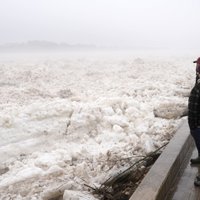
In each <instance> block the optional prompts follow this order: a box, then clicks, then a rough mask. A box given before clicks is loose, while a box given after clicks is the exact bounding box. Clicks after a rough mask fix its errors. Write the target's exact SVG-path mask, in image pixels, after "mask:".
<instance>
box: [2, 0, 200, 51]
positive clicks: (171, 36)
mask: <svg viewBox="0 0 200 200" xmlns="http://www.w3.org/2000/svg"><path fill="white" fill-rule="evenodd" d="M0 3H1V6H0V25H1V26H0V44H5V43H10V42H17V43H20V42H26V41H30V40H47V41H52V42H57V43H61V42H65V43H68V44H93V45H97V46H109V47H122V48H123V47H130V48H144V49H145V48H172V49H173V48H180V49H197V48H198V47H199V45H200V41H199V40H198V38H199V35H200V26H199V25H198V24H199V22H200V15H199V8H200V1H199V0H182V1H181V0H0Z"/></svg>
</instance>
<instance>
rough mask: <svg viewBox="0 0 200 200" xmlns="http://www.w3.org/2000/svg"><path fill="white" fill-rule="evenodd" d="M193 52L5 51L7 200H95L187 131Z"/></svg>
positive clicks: (2, 184) (2, 146)
mask: <svg viewBox="0 0 200 200" xmlns="http://www.w3.org/2000/svg"><path fill="white" fill-rule="evenodd" d="M193 59H196V57H195V58H194V57H190V56H182V57H181V56H170V55H168V56H164V55H156V54H154V55H147V54H145V53H144V54H141V53H138V54H137V53H134V52H129V53H127V52H124V53H122V52H115V53H114V52H112V53H108V52H104V53H97V52H96V53H94V52H93V53H90V52H87V53H75V52H74V53H65V54H55V55H54V54H51V55H43V56H39V55H36V54H35V55H30V54H24V55H21V54H19V55H12V54H10V55H7V54H2V55H1V57H0V74H1V79H0V93H1V96H0V163H1V164H0V199H4V200H8V199H24V200H25V199H26V200H36V199H38V200H39V199H49V198H50V197H53V195H54V191H55V190H58V188H59V189H60V190H61V191H65V192H64V197H63V198H64V199H65V200H69V199H71V200H78V199H79V200H93V199H95V198H94V197H93V196H91V195H89V194H88V193H87V188H85V187H84V186H83V184H84V183H86V184H88V185H94V184H95V185H97V186H98V185H99V184H101V183H102V182H103V181H105V180H106V179H107V178H109V177H110V176H111V175H112V174H115V173H117V172H119V170H122V169H125V168H126V167H128V166H129V165H128V164H129V163H130V162H127V160H124V159H123V158H128V157H131V162H134V160H135V159H136V158H137V156H140V155H144V154H145V153H148V152H151V151H152V150H154V149H155V148H157V147H159V146H161V145H162V144H164V143H165V142H166V141H167V140H168V139H169V138H171V137H172V135H173V133H174V132H175V131H176V129H177V128H178V126H179V124H180V123H181V121H182V120H183V119H180V116H181V115H182V114H183V112H184V111H185V108H186V107H187V100H188V94H189V92H190V89H191V88H192V86H193V84H194V81H195V75H194V73H195V66H193V64H192V60H193Z"/></svg>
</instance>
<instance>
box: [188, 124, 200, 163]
mask: <svg viewBox="0 0 200 200" xmlns="http://www.w3.org/2000/svg"><path fill="white" fill-rule="evenodd" d="M190 133H191V135H192V137H193V138H194V141H195V144H196V148H197V152H198V157H197V158H195V159H191V163H193V164H200V128H196V129H195V130H191V132H190Z"/></svg>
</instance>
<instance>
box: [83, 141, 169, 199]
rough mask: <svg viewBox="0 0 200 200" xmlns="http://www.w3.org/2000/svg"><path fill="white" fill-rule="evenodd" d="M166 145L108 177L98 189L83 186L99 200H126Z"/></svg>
mask: <svg viewBox="0 0 200 200" xmlns="http://www.w3.org/2000/svg"><path fill="white" fill-rule="evenodd" d="M167 144H168V143H166V144H164V145H162V146H161V147H159V148H158V149H156V150H155V151H154V152H152V153H149V154H147V155H146V156H144V157H143V158H142V159H139V160H137V161H136V162H134V163H133V164H132V165H131V166H130V167H128V168H127V169H126V170H124V171H122V172H120V173H118V174H117V175H115V176H112V177H109V178H108V179H107V180H106V181H105V182H103V183H102V184H101V186H100V187H91V186H89V185H87V184H84V185H85V186H86V187H88V188H89V189H91V190H92V193H93V194H97V195H99V196H100V199H101V200H114V199H115V200H122V199H123V200H128V199H129V198H130V196H131V195H132V193H133V192H134V190H135V189H136V188H137V185H138V184H139V182H140V181H141V179H142V178H143V177H144V176H145V174H146V173H147V172H148V170H149V168H150V166H151V165H152V164H153V163H154V162H155V161H156V160H157V158H158V157H159V155H160V154H161V151H160V150H161V149H163V148H164V147H165V146H166V145H167Z"/></svg>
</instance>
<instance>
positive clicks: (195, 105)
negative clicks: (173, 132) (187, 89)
mask: <svg viewBox="0 0 200 200" xmlns="http://www.w3.org/2000/svg"><path fill="white" fill-rule="evenodd" d="M188 124H189V127H190V129H191V130H193V129H195V128H197V127H198V126H199V127H200V81H197V83H196V84H195V86H194V87H193V89H192V90H191V93H190V96H189V101H188Z"/></svg>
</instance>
